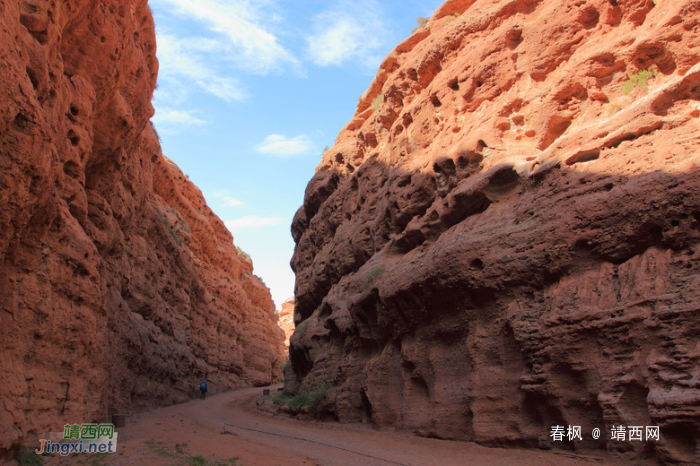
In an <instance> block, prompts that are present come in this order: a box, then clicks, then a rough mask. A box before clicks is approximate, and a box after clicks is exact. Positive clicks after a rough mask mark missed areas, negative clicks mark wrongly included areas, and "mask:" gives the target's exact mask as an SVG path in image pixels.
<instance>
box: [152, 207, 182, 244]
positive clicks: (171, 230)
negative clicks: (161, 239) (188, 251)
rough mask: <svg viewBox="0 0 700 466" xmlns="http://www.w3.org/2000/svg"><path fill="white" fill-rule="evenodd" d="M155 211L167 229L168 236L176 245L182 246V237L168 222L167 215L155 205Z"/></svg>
mask: <svg viewBox="0 0 700 466" xmlns="http://www.w3.org/2000/svg"><path fill="white" fill-rule="evenodd" d="M156 212H158V217H160V221H161V222H163V225H164V226H165V229H166V230H168V233H170V236H171V237H172V238H173V239H174V240H175V242H176V243H177V244H178V246H182V237H181V236H180V235H178V234H177V232H176V231H175V228H174V227H173V226H172V225H171V224H170V220H168V217H166V216H165V215H164V214H163V213H162V212H161V211H160V209H158V208H157V207H156ZM188 228H189V227H188Z"/></svg>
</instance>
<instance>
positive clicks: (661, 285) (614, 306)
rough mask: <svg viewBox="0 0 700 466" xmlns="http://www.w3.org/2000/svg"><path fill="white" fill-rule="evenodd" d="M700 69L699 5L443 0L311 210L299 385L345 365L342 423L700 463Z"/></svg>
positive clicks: (358, 126) (333, 408)
mask: <svg viewBox="0 0 700 466" xmlns="http://www.w3.org/2000/svg"><path fill="white" fill-rule="evenodd" d="M699 62H700V2H698V1H691V0H682V1H656V2H654V1H652V0H581V1H573V0H571V1H564V2H562V1H554V0H501V1H491V0H452V1H448V2H446V3H445V4H443V6H442V7H440V8H439V9H438V11H437V12H436V13H435V14H434V16H433V17H432V18H431V20H430V21H429V22H428V23H427V24H426V25H423V26H421V27H420V28H418V29H417V30H416V31H415V32H414V34H413V35H412V36H411V37H410V38H408V39H406V40H405V41H404V42H402V43H401V44H400V45H399V46H398V47H397V48H396V49H395V50H394V51H393V52H392V53H391V54H389V56H388V57H387V58H386V59H385V60H384V62H383V63H382V65H381V67H380V69H379V72H378V74H377V77H376V79H375V80H374V82H373V83H372V85H371V87H370V88H369V90H368V91H367V92H366V93H365V94H364V95H363V96H362V98H361V99H360V103H359V105H358V108H357V113H356V114H355V116H354V118H353V119H352V121H351V122H350V123H349V124H348V125H347V126H346V127H345V128H344V129H343V131H342V132H341V133H340V135H339V136H338V139H337V140H336V143H335V145H334V146H333V147H332V148H331V149H330V150H329V151H327V152H326V153H325V154H324V157H323V160H322V162H321V164H320V165H319V167H318V169H317V172H316V175H315V176H314V178H313V179H312V180H311V182H310V183H309V185H308V188H307V191H306V195H305V199H304V205H303V207H302V208H301V209H300V210H299V211H298V213H297V215H296V217H295V219H294V223H293V227H292V231H293V235H294V239H295V241H296V242H297V246H296V251H295V255H294V258H293V260H292V265H293V268H294V269H295V271H296V274H297V282H296V291H295V295H296V309H295V322H296V324H297V330H296V332H295V334H294V335H293V336H292V338H291V347H290V359H291V362H292V364H291V365H290V367H289V369H288V370H287V374H286V381H287V386H286V389H287V390H288V391H297V390H306V389H309V388H312V387H314V386H316V385H319V384H321V383H323V382H332V383H333V384H334V386H335V388H334V389H333V390H332V391H330V392H329V394H328V397H327V400H328V401H327V403H326V405H325V407H324V409H327V410H329V411H330V412H332V413H333V414H335V416H337V418H338V419H339V420H340V421H343V422H359V421H371V422H373V423H374V424H376V425H378V426H395V427H398V428H400V429H403V430H407V431H415V432H417V433H419V434H421V435H426V436H431V437H432V436H434V437H440V438H447V439H458V440H469V441H476V442H479V443H482V444H486V445H506V446H532V447H541V448H558V449H568V450H575V451H577V452H583V453H586V454H593V455H612V456H615V457H617V459H616V460H615V461H621V460H623V459H625V458H627V459H630V460H631V461H632V462H634V463H639V462H641V461H643V460H644V459H645V458H646V459H650V460H651V461H660V462H666V463H671V462H684V461H685V462H689V463H697V462H698V461H700V457H699V456H698V448H699V447H698V440H697V439H698V438H700V382H699V380H700V379H699V377H700V340H699V339H698V335H700V177H699V176H698V175H699V168H700V167H699V166H698V163H699V162H700V152H699V148H700V119H699V118H698V115H699V114H700V107H699V100H700V64H698V63H699ZM556 425H561V426H564V427H567V426H581V427H582V431H583V439H582V440H581V441H578V440H577V441H573V442H569V441H568V440H565V441H563V442H554V441H553V439H552V437H551V436H550V433H551V428H552V426H556ZM619 425H624V426H659V427H660V429H661V438H660V440H659V441H649V442H646V441H641V442H640V441H625V442H621V441H612V440H611V436H610V432H611V428H612V427H613V426H619ZM594 428H599V429H601V430H602V431H603V435H602V436H601V438H600V439H598V440H594V439H593V438H592V436H591V431H592V430H593V429H594Z"/></svg>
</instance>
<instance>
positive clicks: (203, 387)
mask: <svg viewBox="0 0 700 466" xmlns="http://www.w3.org/2000/svg"><path fill="white" fill-rule="evenodd" d="M199 391H200V393H201V394H202V399H205V398H206V397H207V392H208V391H209V387H208V386H207V382H206V380H202V383H200V384H199Z"/></svg>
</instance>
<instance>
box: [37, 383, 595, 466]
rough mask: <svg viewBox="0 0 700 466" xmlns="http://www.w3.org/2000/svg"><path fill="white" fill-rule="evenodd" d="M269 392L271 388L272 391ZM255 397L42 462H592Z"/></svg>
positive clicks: (154, 416) (241, 393)
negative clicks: (376, 426)
mask: <svg viewBox="0 0 700 466" xmlns="http://www.w3.org/2000/svg"><path fill="white" fill-rule="evenodd" d="M275 389H276V387H272V390H273V391H274V390H275ZM261 395H262V389H260V388H253V389H245V390H238V391H234V392H227V393H221V394H218V395H215V396H211V397H208V398H207V399H206V400H199V399H198V400H193V401H191V402H189V403H185V404H182V405H177V406H171V407H168V408H161V409H155V410H152V411H148V412H144V413H141V414H138V415H135V416H132V417H131V418H129V419H128V421H127V425H126V427H122V428H119V429H117V432H118V433H119V438H118V448H117V452H116V453H114V454H106V455H72V456H67V457H60V456H55V457H51V458H46V459H45V462H44V464H46V465H50V466H54V465H55V466H73V465H88V466H122V465H139V466H140V465H147V466H150V465H153V466H180V465H183V466H224V465H228V466H233V465H236V466H287V465H289V466H291V465H294V466H298V465H309V466H316V465H318V466H355V465H357V466H374V465H377V466H380V465H381V466H385V465H399V466H401V465H403V466H452V465H454V466H463V465H472V466H480V465H484V466H486V465H489V466H499V465H503V466H506V465H508V466H510V465H524V466H535V465H536V466H545V465H552V466H574V465H577V466H580V465H602V464H605V463H604V462H603V460H601V459H598V458H590V457H581V456H577V455H573V454H570V453H559V452H547V451H539V450H516V449H511V450H505V449H498V448H485V447H481V446H478V445H475V444H473V443H465V442H450V441H443V440H436V439H427V438H421V437H416V436H413V435H410V434H405V433H396V432H379V431H376V430H373V429H372V428H371V427H370V426H367V425H358V424H352V425H349V424H336V423H319V422H314V421H299V420H294V419H287V418H282V417H273V416H272V415H269V414H266V413H262V412H260V411H258V410H257V409H255V399H256V398H257V397H259V396H261Z"/></svg>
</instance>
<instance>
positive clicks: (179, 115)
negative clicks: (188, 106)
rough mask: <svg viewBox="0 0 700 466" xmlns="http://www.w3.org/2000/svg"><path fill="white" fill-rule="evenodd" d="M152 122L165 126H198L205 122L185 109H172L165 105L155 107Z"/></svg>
mask: <svg viewBox="0 0 700 466" xmlns="http://www.w3.org/2000/svg"><path fill="white" fill-rule="evenodd" d="M153 123H155V124H156V125H161V124H163V125H166V126H199V125H203V124H204V123H205V121H204V120H200V119H199V118H197V117H196V116H194V115H193V114H192V113H190V112H187V111H185V110H173V109H169V108H166V107H157V108H156V114H155V116H154V117H153Z"/></svg>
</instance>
